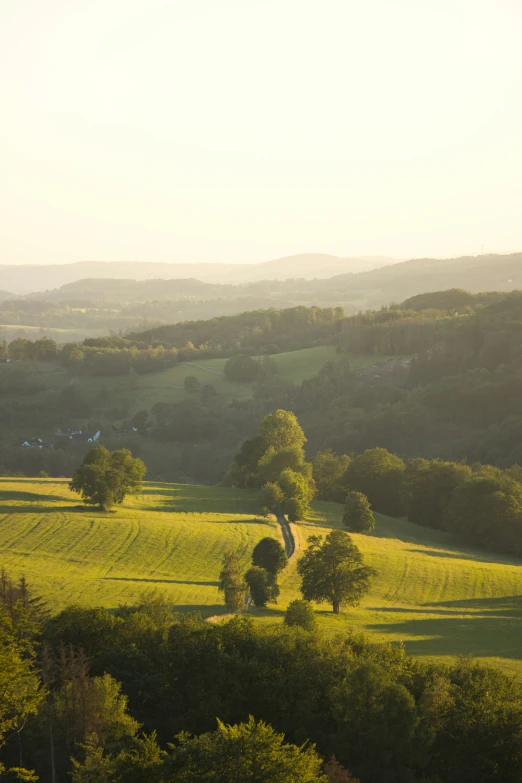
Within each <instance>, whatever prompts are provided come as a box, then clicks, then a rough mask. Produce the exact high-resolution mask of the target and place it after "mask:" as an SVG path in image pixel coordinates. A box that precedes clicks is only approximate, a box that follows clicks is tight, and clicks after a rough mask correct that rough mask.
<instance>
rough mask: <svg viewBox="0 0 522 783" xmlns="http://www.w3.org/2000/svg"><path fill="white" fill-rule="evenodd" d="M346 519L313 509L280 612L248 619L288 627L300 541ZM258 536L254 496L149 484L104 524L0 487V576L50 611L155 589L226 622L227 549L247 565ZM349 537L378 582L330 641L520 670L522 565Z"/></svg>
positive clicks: (331, 626)
mask: <svg viewBox="0 0 522 783" xmlns="http://www.w3.org/2000/svg"><path fill="white" fill-rule="evenodd" d="M341 515H342V507H341V506H339V505H337V504H334V503H315V504H314V506H313V513H312V515H311V517H310V519H308V520H307V521H306V522H303V523H300V524H298V525H293V532H294V535H295V538H296V541H297V547H298V551H297V556H296V558H293V559H292V560H291V562H290V565H289V567H288V568H287V569H286V571H285V572H284V573H283V575H282V578H281V580H280V581H281V596H280V599H279V603H278V604H277V605H270V606H269V607H268V608H267V609H266V610H255V609H253V610H250V614H251V616H252V617H253V618H254V619H256V621H259V622H263V623H267V622H280V621H281V620H282V617H283V612H284V610H285V607H286V606H287V605H288V603H289V601H291V600H292V599H294V598H296V597H298V595H299V593H298V586H299V583H298V579H297V574H296V559H297V557H298V556H299V551H300V550H301V551H302V548H303V547H304V546H306V538H307V537H308V535H310V534H316V533H326V532H327V531H328V530H329V529H330V528H332V527H339V526H340V521H341ZM264 536H273V537H276V538H277V537H279V536H280V530H279V528H278V526H277V524H276V522H275V520H273V519H271V518H270V519H264V518H261V517H259V515H258V499H257V495H256V492H255V491H246V490H235V489H225V488H220V487H201V486H188V485H171V484H155V483H147V484H146V486H145V490H144V492H143V494H142V495H141V496H139V497H136V498H131V499H129V500H127V501H126V503H125V505H124V506H123V507H119V508H118V509H117V510H116V511H115V512H113V513H101V512H99V511H97V510H96V509H92V508H84V507H81V506H78V499H77V496H76V495H72V494H71V493H70V492H69V490H68V486H67V481H66V480H50V479H41V480H34V479H14V478H2V479H0V565H1V566H3V567H4V568H6V569H7V570H8V571H9V572H10V573H11V574H12V575H19V574H22V573H23V574H25V576H26V577H27V579H28V580H29V582H30V583H31V584H32V585H33V586H34V588H35V589H36V590H37V591H39V592H40V593H41V594H42V595H43V597H44V598H45V599H46V600H47V601H48V602H49V605H50V606H51V607H52V608H53V609H58V608H60V607H63V606H64V605H66V604H68V603H72V602H74V603H79V604H82V605H103V606H106V607H115V606H117V605H119V604H120V603H132V602H133V601H136V600H137V599H138V598H139V596H140V594H142V592H143V591H144V590H146V589H158V590H161V591H163V592H165V593H166V594H167V595H168V596H169V597H170V599H171V600H172V602H173V603H174V604H175V606H176V607H177V609H178V610H180V611H189V610H198V611H200V612H202V613H203V614H204V615H205V616H211V615H212V616H215V615H220V614H224V613H225V611H226V610H225V607H224V606H223V604H222V600H221V597H220V595H219V592H218V589H217V580H218V575H219V569H220V564H221V558H222V556H223V552H224V551H225V550H226V549H228V548H230V547H232V548H235V549H239V550H240V551H241V552H242V554H243V557H244V561H245V565H246V564H247V562H248V558H249V554H250V552H251V551H252V548H253V546H255V544H256V542H257V541H258V540H259V539H260V538H262V537H264ZM354 538H355V539H356V541H357V544H358V545H359V546H360V547H361V549H362V551H363V552H364V554H365V556H366V557H367V558H368V561H369V562H370V563H371V564H372V565H373V566H374V567H375V568H376V569H377V570H378V576H377V577H376V579H375V581H374V583H373V586H372V589H371V592H370V593H369V594H368V596H367V597H366V598H365V599H364V601H363V604H362V605H361V606H360V607H358V608H355V609H354V608H345V610H344V611H343V612H342V613H341V615H339V616H337V617H336V616H333V615H332V613H331V612H330V611H329V609H328V607H326V606H320V607H317V609H318V619H319V624H320V627H321V628H322V629H323V630H325V631H326V632H328V633H334V632H338V631H346V630H347V629H349V628H352V629H356V630H362V631H365V632H366V633H368V634H369V635H370V637H371V638H373V639H375V640H379V641H391V642H399V641H402V642H404V644H405V647H406V650H407V652H408V653H410V654H412V655H416V656H420V657H428V658H436V659H439V660H448V658H449V657H451V656H456V655H469V654H473V655H474V656H475V657H476V658H479V659H481V660H485V661H490V662H494V663H495V664H497V665H499V666H501V667H503V668H505V669H506V670H508V671H511V672H513V673H520V672H522V659H521V652H520V645H519V639H520V631H521V624H522V598H521V594H522V563H521V561H518V560H513V559H509V558H505V557H502V556H499V555H494V554H492V553H487V552H483V551H478V550H471V549H466V548H462V547H460V546H457V545H456V544H455V542H454V541H453V540H452V538H451V537H450V536H449V535H448V534H446V533H442V532H440V531H434V530H429V529H426V528H423V527H418V526H416V525H413V524H411V523H408V522H405V521H404V520H399V519H392V518H390V517H385V516H382V515H377V525H376V528H375V531H374V533H373V534H372V535H367V536H363V535H354Z"/></svg>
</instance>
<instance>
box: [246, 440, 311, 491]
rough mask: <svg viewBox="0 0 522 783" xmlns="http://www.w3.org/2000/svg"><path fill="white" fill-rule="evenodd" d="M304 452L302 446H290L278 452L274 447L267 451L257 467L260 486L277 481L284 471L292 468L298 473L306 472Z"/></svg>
mask: <svg viewBox="0 0 522 783" xmlns="http://www.w3.org/2000/svg"><path fill="white" fill-rule="evenodd" d="M304 465H305V461H304V451H303V447H302V446H297V445H295V446H288V447H287V448H284V449H280V450H279V451H276V450H275V449H274V448H273V447H272V446H270V448H268V449H267V450H266V452H265V453H264V454H263V456H262V457H261V459H260V460H259V462H258V465H257V482H258V484H259V486H262V485H263V484H266V483H267V482H269V481H277V480H278V479H279V476H280V475H281V473H282V471H283V470H286V469H287V468H290V470H293V471H295V472H296V473H301V472H303V470H304Z"/></svg>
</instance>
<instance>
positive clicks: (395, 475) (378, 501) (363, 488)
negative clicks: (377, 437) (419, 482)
mask: <svg viewBox="0 0 522 783" xmlns="http://www.w3.org/2000/svg"><path fill="white" fill-rule="evenodd" d="M404 471H405V465H404V462H403V461H402V459H400V457H396V456H395V455H394V454H391V453H390V452H389V451H387V450H386V449H381V448H377V449H367V450H366V451H365V452H364V453H363V454H359V456H358V457H356V458H355V459H354V460H353V461H352V462H351V464H350V466H349V468H348V470H347V472H346V477H347V480H348V484H349V486H350V487H351V488H352V489H355V490H357V492H362V493H363V495H366V497H367V498H368V500H369V501H370V503H371V505H372V508H374V509H376V511H380V512H381V513H382V514H391V515H392V516H400V515H401V514H402V513H403V509H404Z"/></svg>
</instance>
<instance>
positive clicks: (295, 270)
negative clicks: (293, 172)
mask: <svg viewBox="0 0 522 783" xmlns="http://www.w3.org/2000/svg"><path fill="white" fill-rule="evenodd" d="M393 263H395V259H392V258H387V257H382V256H375V257H374V256H370V257H362V258H339V257H338V256H332V255H327V254H324V253H323V254H320V253H304V254H301V255H296V256H288V257H286V258H279V259H275V260H273V261H267V262H264V263H259V264H221V263H217V264H212V263H211V264H208V263H194V264H183V263H180V264H177V263H172V264H166V263H155V262H153V261H151V262H148V263H146V262H137V261H135V262H132V261H129V262H118V261H80V262H77V263H73V264H53V265H48V264H42V265H30V266H29V265H10V264H2V265H0V278H1V279H2V280H4V281H5V282H6V284H7V287H8V288H9V289H10V290H11V291H13V292H14V293H17V294H30V293H33V292H35V291H48V290H49V289H52V288H59V287H60V286H63V285H65V284H67V283H74V282H76V281H78V280H83V279H86V278H123V279H127V280H128V279H133V280H150V279H152V278H162V279H164V280H169V279H176V278H178V279H183V278H197V279H198V280H202V281H204V282H206V283H236V284H238V283H245V282H251V281H254V280H266V279H269V278H270V279H274V280H285V279H286V278H289V277H296V276H299V277H304V278H313V277H328V276H331V275H335V274H339V273H340V272H347V271H349V272H354V273H356V272H361V271H367V270H368V269H372V268H375V267H379V266H384V265H385V264H393Z"/></svg>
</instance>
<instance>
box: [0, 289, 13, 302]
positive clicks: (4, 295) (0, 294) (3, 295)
mask: <svg viewBox="0 0 522 783" xmlns="http://www.w3.org/2000/svg"><path fill="white" fill-rule="evenodd" d="M11 296H12V294H10V293H9V291H0V302H5V300H6V299H9V298H10V297H11Z"/></svg>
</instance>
